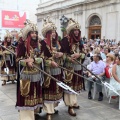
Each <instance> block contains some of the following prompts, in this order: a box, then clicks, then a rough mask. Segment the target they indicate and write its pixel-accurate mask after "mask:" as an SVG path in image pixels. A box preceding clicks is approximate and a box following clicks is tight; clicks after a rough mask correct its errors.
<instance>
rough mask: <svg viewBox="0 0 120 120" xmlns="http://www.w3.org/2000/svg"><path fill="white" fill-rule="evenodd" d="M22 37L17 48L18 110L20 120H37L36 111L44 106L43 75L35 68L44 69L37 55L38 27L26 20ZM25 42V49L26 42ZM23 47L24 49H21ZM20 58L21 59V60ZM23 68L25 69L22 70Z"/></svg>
mask: <svg viewBox="0 0 120 120" xmlns="http://www.w3.org/2000/svg"><path fill="white" fill-rule="evenodd" d="M22 33H23V34H22V37H21V38H20V41H21V42H20V43H19V45H18V48H17V59H18V63H19V64H18V74H19V75H18V78H17V102H16V109H18V110H19V112H20V120H35V117H34V111H35V110H37V109H38V108H39V107H41V106H42V81H43V77H42V74H41V73H40V72H39V71H38V70H37V69H36V68H34V67H33V64H35V65H36V66H38V67H42V65H41V64H42V58H40V56H39V54H37V55H36V54H35V51H34V50H35V49H40V44H39V42H38V30H37V26H36V25H35V24H33V23H31V21H29V20H26V25H25V27H24V28H23V30H22ZM23 40H25V43H26V44H25V47H24V41H23ZM21 47H22V48H21ZM19 58H20V59H19ZM21 68H23V69H22V70H21Z"/></svg>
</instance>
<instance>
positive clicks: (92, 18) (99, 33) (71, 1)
mask: <svg viewBox="0 0 120 120" xmlns="http://www.w3.org/2000/svg"><path fill="white" fill-rule="evenodd" d="M36 15H37V22H38V28H39V30H41V29H42V23H43V19H44V18H45V17H47V16H50V18H51V19H52V20H53V21H54V23H55V24H56V26H57V32H58V33H59V35H62V31H61V27H63V26H61V20H62V17H63V15H64V17H66V18H67V19H69V18H73V19H75V20H76V21H78V22H79V24H80V26H81V36H82V37H83V36H85V37H86V38H88V39H95V38H98V37H99V38H101V39H103V38H104V39H116V40H117V41H119V40H120V0H43V1H42V0H41V3H40V4H39V5H38V8H37V13H36Z"/></svg>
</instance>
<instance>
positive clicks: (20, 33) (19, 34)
mask: <svg viewBox="0 0 120 120" xmlns="http://www.w3.org/2000/svg"><path fill="white" fill-rule="evenodd" d="M21 37H23V29H21V30H20V32H19V33H18V40H19V39H20V38H21Z"/></svg>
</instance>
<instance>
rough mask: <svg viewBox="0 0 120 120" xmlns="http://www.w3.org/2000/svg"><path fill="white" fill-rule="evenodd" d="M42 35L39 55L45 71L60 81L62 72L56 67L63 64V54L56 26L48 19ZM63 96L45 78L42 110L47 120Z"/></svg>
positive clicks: (51, 81) (59, 89) (55, 85)
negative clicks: (41, 57)
mask: <svg viewBox="0 0 120 120" xmlns="http://www.w3.org/2000/svg"><path fill="white" fill-rule="evenodd" d="M42 34H43V36H44V37H45V39H44V40H43V41H41V54H42V55H43V56H44V61H45V71H46V72H47V73H48V74H50V75H52V76H53V77H55V78H56V79H58V80H59V81H62V71H61V69H60V68H59V67H58V64H59V65H61V64H62V62H63V53H61V52H60V51H59V50H60V44H59V42H58V35H57V32H56V26H55V24H54V23H52V21H50V19H49V18H48V19H47V20H45V21H44V24H43V29H42ZM62 96H63V90H62V88H61V87H59V86H58V85H57V83H56V82H55V81H53V80H52V79H50V78H49V77H47V76H45V79H44V87H43V100H44V105H43V109H44V110H45V112H46V113H47V120H51V119H52V118H51V115H52V114H54V113H55V109H54V108H55V107H56V106H57V105H58V103H59V102H60V100H61V99H62Z"/></svg>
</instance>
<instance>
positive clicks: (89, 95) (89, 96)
mask: <svg viewBox="0 0 120 120" xmlns="http://www.w3.org/2000/svg"><path fill="white" fill-rule="evenodd" d="M88 99H92V94H91V91H89V93H88Z"/></svg>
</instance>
